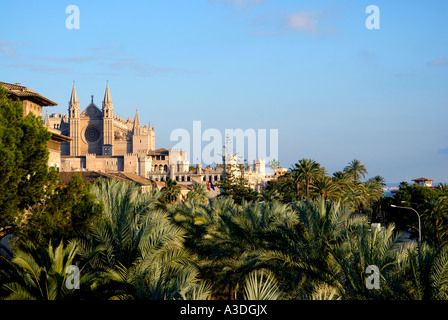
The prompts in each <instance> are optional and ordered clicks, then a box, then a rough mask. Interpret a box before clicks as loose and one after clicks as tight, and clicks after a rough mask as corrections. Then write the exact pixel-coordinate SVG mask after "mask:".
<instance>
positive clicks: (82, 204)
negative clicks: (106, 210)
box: [15, 173, 102, 246]
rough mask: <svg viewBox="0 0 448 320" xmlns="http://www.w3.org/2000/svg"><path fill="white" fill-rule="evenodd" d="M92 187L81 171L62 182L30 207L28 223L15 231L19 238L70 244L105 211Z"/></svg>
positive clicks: (36, 242) (45, 242) (43, 243)
mask: <svg viewBox="0 0 448 320" xmlns="http://www.w3.org/2000/svg"><path fill="white" fill-rule="evenodd" d="M90 189H91V186H90V185H85V184H84V182H83V180H82V178H81V175H80V174H79V173H77V174H75V175H74V176H73V180H72V181H70V182H69V183H68V185H66V186H65V185H61V184H59V185H58V186H57V187H56V189H55V190H54V193H53V194H51V195H50V196H48V197H46V198H45V199H43V200H42V202H41V203H39V204H37V205H35V206H34V207H33V208H31V209H30V211H29V213H30V214H29V216H28V219H27V223H26V224H24V225H23V226H22V228H21V229H20V230H17V231H16V232H15V236H17V237H18V238H19V240H18V241H19V242H20V241H22V240H23V241H32V242H33V243H34V244H35V245H37V246H44V245H46V244H47V243H49V242H50V241H53V242H60V241H64V242H65V243H67V241H69V240H70V239H72V238H74V237H76V235H77V234H78V233H79V232H81V231H82V230H83V229H84V228H85V227H86V226H87V224H88V223H89V222H90V220H91V219H94V218H95V217H98V216H99V215H100V214H101V211H102V204H101V203H99V202H98V201H97V200H96V199H95V197H94V196H93V195H92V194H91V193H90Z"/></svg>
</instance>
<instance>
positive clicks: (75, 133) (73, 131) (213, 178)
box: [44, 85, 272, 192]
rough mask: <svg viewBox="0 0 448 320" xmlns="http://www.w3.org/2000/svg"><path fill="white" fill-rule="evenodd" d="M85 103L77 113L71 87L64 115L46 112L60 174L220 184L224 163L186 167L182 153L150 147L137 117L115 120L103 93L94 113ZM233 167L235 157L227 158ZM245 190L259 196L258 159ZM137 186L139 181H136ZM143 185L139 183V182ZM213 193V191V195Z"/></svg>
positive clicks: (149, 135)
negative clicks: (56, 137) (57, 145)
mask: <svg viewBox="0 0 448 320" xmlns="http://www.w3.org/2000/svg"><path fill="white" fill-rule="evenodd" d="M91 98H92V99H91V102H90V104H89V105H88V106H87V107H86V108H85V109H84V110H83V111H81V107H80V104H79V100H78V96H77V93H76V88H75V85H73V88H72V93H71V96H70V101H69V103H68V114H63V113H53V114H51V115H50V116H49V115H48V112H46V115H45V119H44V123H45V126H46V127H47V128H48V129H49V130H51V131H52V132H53V133H55V134H59V135H60V136H61V137H65V138H66V139H65V140H61V142H60V167H58V170H60V171H63V172H73V171H86V172H97V173H101V174H104V175H117V174H118V175H120V177H121V176H123V175H125V176H126V177H127V178H129V176H130V175H132V177H133V178H132V180H133V181H135V180H136V179H137V180H138V179H140V178H139V177H143V178H146V179H150V180H152V181H155V182H161V181H166V180H167V179H172V180H176V181H178V182H179V184H185V185H189V184H192V183H195V182H196V183H202V184H205V183H210V184H212V183H216V182H218V181H220V180H222V179H223V174H224V168H225V166H226V165H225V164H223V165H221V166H217V167H216V168H215V169H212V168H202V165H201V164H197V165H196V167H195V168H191V167H190V163H189V161H188V159H187V153H186V151H182V150H175V149H164V148H159V149H156V148H155V128H154V125H152V127H151V126H150V125H148V126H147V125H146V124H145V125H144V126H142V125H141V124H140V119H139V116H138V110H136V112H135V117H134V118H131V117H128V118H127V119H125V118H124V117H121V116H118V115H116V114H115V113H114V104H113V101H112V97H111V94H110V90H109V85H107V86H106V92H105V94H104V99H103V101H102V104H101V109H100V108H98V107H97V106H96V105H95V103H94V101H93V96H91ZM228 162H229V164H233V165H236V156H234V157H232V159H229V161H228ZM244 177H245V178H246V179H247V180H248V181H249V183H250V185H251V187H252V188H253V189H254V190H256V191H260V190H262V189H263V188H264V186H265V185H266V182H267V181H268V180H270V179H272V177H271V176H270V175H267V174H266V173H265V162H264V160H263V159H257V160H255V161H254V167H253V170H252V167H249V170H248V171H247V172H245V173H244ZM139 181H140V182H142V181H143V180H141V179H140V180H139ZM142 183H143V182H142ZM217 192H219V191H217Z"/></svg>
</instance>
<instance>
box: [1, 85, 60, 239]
mask: <svg viewBox="0 0 448 320" xmlns="http://www.w3.org/2000/svg"><path fill="white" fill-rule="evenodd" d="M7 94H8V91H7V90H5V89H3V88H0V185H2V186H3V190H2V192H1V193H0V232H1V231H3V230H4V229H5V228H10V230H9V231H8V232H10V233H11V232H13V230H14V229H17V228H18V227H20V225H21V224H22V223H23V219H24V216H23V214H24V211H25V210H26V209H29V208H31V207H32V206H34V205H35V204H37V203H39V202H40V200H41V199H43V198H44V197H45V196H46V195H48V194H51V192H52V190H53V185H54V182H55V179H56V172H55V171H54V170H50V171H49V169H48V164H47V163H48V156H49V151H48V146H47V142H48V141H49V140H50V137H51V134H50V132H49V131H48V130H47V129H46V128H45V127H44V126H43V123H42V119H41V118H37V117H36V116H35V115H34V114H32V113H29V114H28V115H27V116H26V117H23V107H22V104H21V102H20V101H18V100H12V99H10V98H8V96H7Z"/></svg>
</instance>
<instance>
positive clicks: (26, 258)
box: [0, 241, 101, 300]
mask: <svg viewBox="0 0 448 320" xmlns="http://www.w3.org/2000/svg"><path fill="white" fill-rule="evenodd" d="M77 251H78V244H77V243H76V242H75V241H72V242H70V243H69V244H68V245H67V246H64V245H63V243H62V242H61V243H60V244H59V246H58V247H56V248H53V246H52V244H51V242H50V244H49V245H48V246H47V247H43V248H38V247H36V246H34V244H32V243H31V242H27V243H22V244H21V245H20V246H19V248H17V249H16V250H15V255H14V258H13V259H12V260H11V261H10V262H9V263H6V265H8V267H9V269H10V270H11V274H14V276H12V277H10V278H11V279H12V281H11V282H8V283H5V284H4V285H3V288H4V289H6V290H7V292H8V293H9V295H8V296H7V297H6V299H7V300H69V299H76V300H78V299H80V298H81V297H82V296H83V295H84V294H85V293H86V292H90V291H91V290H92V289H93V287H94V286H95V283H96V282H97V281H98V280H99V279H101V275H100V274H99V273H95V274H94V273H92V272H89V271H88V270H87V269H85V268H84V267H85V266H86V265H87V262H88V261H87V260H83V259H81V260H80V259H76V258H77V257H76V256H77ZM0 259H2V260H3V263H5V259H4V258H3V257H0ZM75 262H76V265H77V267H78V268H79V270H80V272H79V288H80V289H79V290H71V289H68V288H67V286H66V283H67V280H69V279H68V276H69V273H68V272H67V270H68V269H67V267H68V266H71V265H73V264H75ZM87 296H88V295H87Z"/></svg>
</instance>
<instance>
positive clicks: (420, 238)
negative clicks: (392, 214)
mask: <svg viewBox="0 0 448 320" xmlns="http://www.w3.org/2000/svg"><path fill="white" fill-rule="evenodd" d="M390 206H391V207H392V208H400V209H408V210H412V211H414V212H415V213H416V214H417V217H418V242H419V243H420V242H421V240H422V229H421V224H420V215H419V214H418V212H417V210H415V209H414V208H410V207H401V206H396V205H394V204H391V205H390Z"/></svg>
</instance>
